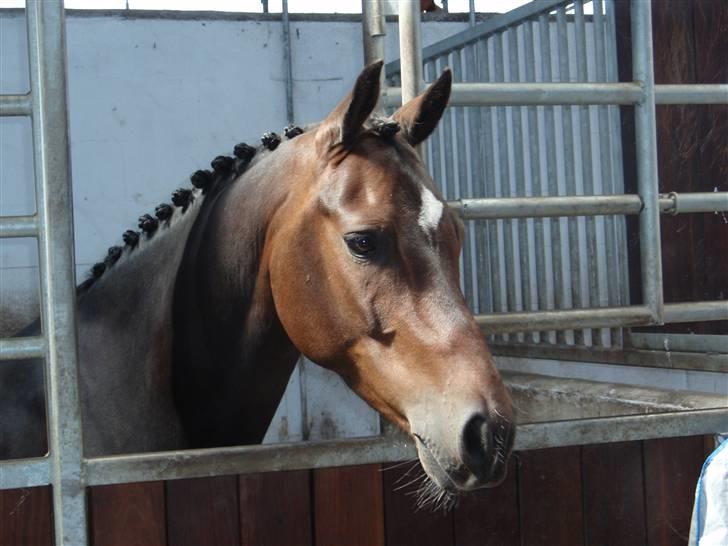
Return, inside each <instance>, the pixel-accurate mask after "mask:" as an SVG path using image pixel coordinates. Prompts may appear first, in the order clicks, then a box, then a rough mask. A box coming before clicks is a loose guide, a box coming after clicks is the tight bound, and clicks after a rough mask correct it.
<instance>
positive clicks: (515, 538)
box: [454, 454, 521, 546]
mask: <svg viewBox="0 0 728 546" xmlns="http://www.w3.org/2000/svg"><path fill="white" fill-rule="evenodd" d="M518 456H519V455H518V454H515V455H514V456H513V457H512V458H511V461H510V463H509V469H508V475H507V476H506V479H505V481H504V482H503V483H502V484H500V485H499V486H498V487H494V488H493V489H481V490H480V491H478V492H476V493H472V494H470V495H467V496H465V497H463V499H462V500H461V501H460V502H459V503H458V505H457V506H456V507H455V513H454V517H455V544H457V546H491V545H492V546H519V545H520V544H521V537H520V526H519V521H518V479H517V475H516V474H517V467H516V463H515V461H516V457H518Z"/></svg>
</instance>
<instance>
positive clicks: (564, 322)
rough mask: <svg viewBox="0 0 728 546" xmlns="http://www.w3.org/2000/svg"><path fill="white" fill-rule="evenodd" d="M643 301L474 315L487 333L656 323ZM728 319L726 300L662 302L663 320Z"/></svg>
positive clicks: (727, 303)
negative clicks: (636, 303)
mask: <svg viewBox="0 0 728 546" xmlns="http://www.w3.org/2000/svg"><path fill="white" fill-rule="evenodd" d="M650 313H651V311H650V309H649V308H648V307H646V306H644V305H631V306H626V307H597V308H590V309H558V310H551V311H533V312H526V311H518V312H515V313H493V314H489V315H476V316H475V320H476V322H477V323H478V324H479V325H480V327H481V328H482V329H483V331H484V332H485V333H486V334H502V333H514V332H534V331H539V330H568V329H571V328H612V327H615V326H624V327H626V326H644V325H649V324H655V321H654V320H653V318H652V316H651V314H650ZM714 320H728V301H696V302H689V303H670V304H665V316H664V322H665V323H673V322H705V321H714Z"/></svg>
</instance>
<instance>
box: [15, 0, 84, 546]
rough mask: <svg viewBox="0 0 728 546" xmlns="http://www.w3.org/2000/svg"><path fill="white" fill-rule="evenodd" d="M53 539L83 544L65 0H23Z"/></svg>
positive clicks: (73, 545)
mask: <svg viewBox="0 0 728 546" xmlns="http://www.w3.org/2000/svg"><path fill="white" fill-rule="evenodd" d="M26 19H27V25H28V49H29V59H30V86H31V94H32V96H33V159H34V163H35V186H36V189H35V191H36V199H37V207H38V219H39V224H40V230H39V237H38V248H39V258H40V260H39V261H40V277H41V301H42V305H41V317H42V321H43V331H44V332H45V335H46V336H47V340H48V343H47V353H46V370H47V373H46V377H47V391H48V392H47V397H48V429H49V430H48V444H49V452H50V461H51V485H52V489H53V509H54V514H55V515H54V524H55V537H56V544H59V545H68V546H82V545H85V544H86V543H87V539H88V536H87V525H86V502H85V494H84V482H83V481H84V477H83V475H82V456H83V447H82V446H83V444H82V437H81V411H80V407H79V400H78V377H77V360H78V358H77V356H78V346H77V340H76V286H75V285H76V282H75V274H74V250H73V215H72V204H73V200H72V193H71V178H70V177H71V165H70V154H69V149H68V114H67V101H66V41H65V21H64V12H63V2H60V1H58V2H45V1H42V0H29V1H28V2H27V5H26Z"/></svg>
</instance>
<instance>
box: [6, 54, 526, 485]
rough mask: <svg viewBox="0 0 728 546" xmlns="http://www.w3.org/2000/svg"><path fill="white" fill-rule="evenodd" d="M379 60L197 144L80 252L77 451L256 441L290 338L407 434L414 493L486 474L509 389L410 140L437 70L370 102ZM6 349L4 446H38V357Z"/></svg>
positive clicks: (503, 448) (291, 348)
mask: <svg viewBox="0 0 728 546" xmlns="http://www.w3.org/2000/svg"><path fill="white" fill-rule="evenodd" d="M381 70H382V63H381V62H377V63H373V64H371V65H369V66H367V67H366V68H365V69H364V70H363V71H362V72H361V74H360V75H359V77H358V79H357V81H356V84H355V86H354V88H353V90H352V91H351V92H350V93H349V94H348V95H347V96H346V97H345V98H344V99H343V100H342V101H341V103H340V104H339V105H338V106H337V107H336V108H334V110H333V111H332V112H331V113H330V114H329V115H328V116H327V117H326V118H325V119H324V120H323V121H322V122H321V123H319V124H316V125H312V126H310V127H307V128H306V129H305V130H304V129H300V128H298V127H289V128H287V129H286V131H285V135H284V137H283V138H281V137H279V136H278V135H276V134H274V133H266V134H265V135H263V138H262V146H259V147H252V146H248V145H246V144H239V145H238V146H236V147H235V150H234V157H226V156H219V157H217V158H215V159H214V160H213V162H212V170H211V171H210V170H200V171H197V172H196V173H194V174H193V175H192V177H191V181H192V185H193V188H191V189H185V188H183V189H180V190H177V191H176V192H175V193H174V194H173V195H172V200H171V203H163V204H162V205H160V206H158V207H157V208H156V209H155V211H154V215H151V214H147V215H144V216H142V217H141V218H140V220H139V230H138V231H135V230H129V231H127V232H125V233H124V235H123V237H122V239H123V243H124V244H123V245H119V246H114V247H111V248H110V249H109V252H108V255H107V256H106V258H105V259H104V260H103V261H102V262H99V263H98V264H96V265H95V266H94V267H93V268H92V271H91V276H90V277H89V279H87V280H86V281H85V282H84V283H82V284H81V285H80V286H79V289H78V294H79V295H78V310H79V312H78V329H79V378H80V379H79V381H80V391H81V393H80V394H81V403H82V417H83V440H84V450H85V453H86V455H87V456H94V455H98V454H113V453H132V452H141V451H150V450H157V451H158V450H167V449H183V448H188V447H213V446H225V445H238V444H243V443H257V442H260V441H262V439H263V436H264V434H265V432H266V429H267V428H268V426H269V424H270V422H271V419H272V418H273V415H274V413H275V410H276V408H277V406H278V404H279V402H280V399H281V397H282V395H283V392H284V391H285V388H286V385H287V383H288V380H289V377H290V375H291V372H292V370H293V368H294V367H295V365H296V362H297V361H298V359H299V357H300V355H301V354H303V355H305V356H306V357H308V358H309V359H310V360H312V361H313V362H315V363H317V364H319V365H320V366H323V367H324V368H327V369H329V370H332V371H334V372H336V373H337V374H339V375H340V376H341V377H342V378H343V379H344V381H345V382H346V383H347V384H348V385H349V387H350V388H351V389H353V390H354V391H355V392H356V393H357V394H358V395H359V396H361V397H362V398H363V399H364V400H365V401H366V402H368V403H369V404H370V405H371V406H372V407H373V408H374V409H376V410H377V411H379V412H380V413H381V414H382V415H384V416H385V417H386V418H387V419H388V420H390V421H391V422H392V423H394V424H396V425H397V426H399V427H400V428H401V429H403V430H404V431H405V432H406V433H407V434H409V435H410V436H411V437H412V438H413V439H414V442H415V444H416V446H417V452H418V455H419V459H420V461H421V463H422V466H423V468H424V470H425V472H426V473H427V475H428V476H429V478H430V481H429V483H430V484H431V485H430V491H431V493H432V494H433V495H435V496H438V498H442V496H443V495H447V494H448V493H459V492H463V491H469V490H472V489H476V488H479V487H484V486H493V485H495V484H498V483H499V482H500V481H501V480H502V479H503V477H504V475H505V471H506V461H507V458H508V455H509V452H510V450H511V448H512V445H513V439H514V431H515V425H514V419H513V408H512V403H511V399H510V396H509V393H508V391H507V389H506V387H505V386H504V384H503V382H502V380H501V378H500V375H499V373H498V371H497V369H496V367H495V364H494V362H493V358H492V356H491V353H490V351H489V349H488V346H487V344H486V342H485V339H484V337H483V334H482V333H481V331H480V329H479V327H478V325H477V324H476V322H475V319H474V317H473V315H472V313H471V312H470V310H469V309H468V307H467V305H466V302H465V299H464V297H463V295H462V292H461V290H460V287H459V265H458V264H459V261H458V260H459V255H460V251H461V246H462V244H463V238H464V228H463V223H462V221H461V220H460V218H459V217H458V216H457V215H456V214H455V213H454V212H453V211H451V210H450V209H449V208H448V207H447V205H446V203H445V202H444V201H443V199H442V197H441V195H440V194H439V192H438V190H437V189H436V185H435V183H434V182H433V180H432V179H431V177H430V175H429V174H428V172H427V169H426V168H425V165H424V164H423V162H422V161H421V159H420V157H419V155H418V153H417V151H416V147H417V146H418V145H420V144H421V143H422V142H423V141H425V139H427V137H428V136H429V135H430V134H431V133H432V132H433V131H434V130H435V128H436V126H437V124H438V122H439V120H440V117H441V116H442V113H443V111H444V109H445V107H446V106H447V102H448V99H449V96H450V88H451V80H452V77H451V74H450V72H449V71H447V70H446V71H445V72H444V73H443V74H442V75H441V76H440V78H439V79H438V80H437V81H435V82H434V83H433V84H432V85H431V86H430V87H429V88H428V89H427V90H426V91H425V92H424V93H422V94H421V95H420V96H418V97H416V98H414V99H413V100H411V101H409V102H407V103H406V104H404V105H403V106H402V107H401V108H400V109H399V110H397V111H396V112H395V113H394V114H393V115H391V116H388V117H383V116H378V115H372V113H373V112H374V110H375V107H376V104H377V101H378V99H379V93H380V84H379V82H380V73H381ZM37 328H38V325H37V324H36V325H35V326H31V327H30V328H29V329H26V331H25V335H28V334H29V333H32V331H33V330H35V331H37ZM25 366H26V365H25V364H22V365H19V364H14V363H8V364H6V365H4V366H3V367H0V391H3V392H4V393H5V394H7V396H6V395H5V394H3V392H0V416H2V415H6V416H7V415H11V416H12V418H4V419H0V455H1V456H5V457H25V456H32V455H37V454H38V452H39V451H40V452H42V450H43V449H44V447H43V445H41V444H42V441H41V440H39V438H40V439H42V438H43V435H44V430H45V429H44V425H43V419H44V410H43V395H42V393H43V378H42V375H43V374H42V372H39V371H38V370H40V368H38V366H35V367H34V368H32V367H31V368H25ZM24 369H34V370H35V372H34V374H31V375H27V374H26V375H23V373H24V372H23V373H21V370H24ZM19 393H22V396H21V394H19Z"/></svg>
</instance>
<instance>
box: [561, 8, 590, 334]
mask: <svg viewBox="0 0 728 546" xmlns="http://www.w3.org/2000/svg"><path fill="white" fill-rule="evenodd" d="M556 30H557V37H558V41H559V42H558V43H559V81H561V82H568V81H570V78H571V77H570V73H569V72H570V70H569V36H568V29H567V26H566V9H565V8H564V7H563V6H561V7H559V8H557V9H556ZM571 108H572V107H571V106H563V107H562V108H561V113H562V123H563V142H564V173H565V175H566V194H567V195H576V172H575V171H576V159H575V156H574V133H573V126H572V117H571V115H572V110H571ZM568 226H569V230H568V234H569V266H570V267H569V273H570V274H571V305H572V307H574V308H577V307H581V256H580V254H579V231H578V229H579V228H578V222H577V219H576V218H574V217H570V218H569V219H568ZM574 343H576V344H577V345H583V344H584V332H583V331H582V330H574Z"/></svg>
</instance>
